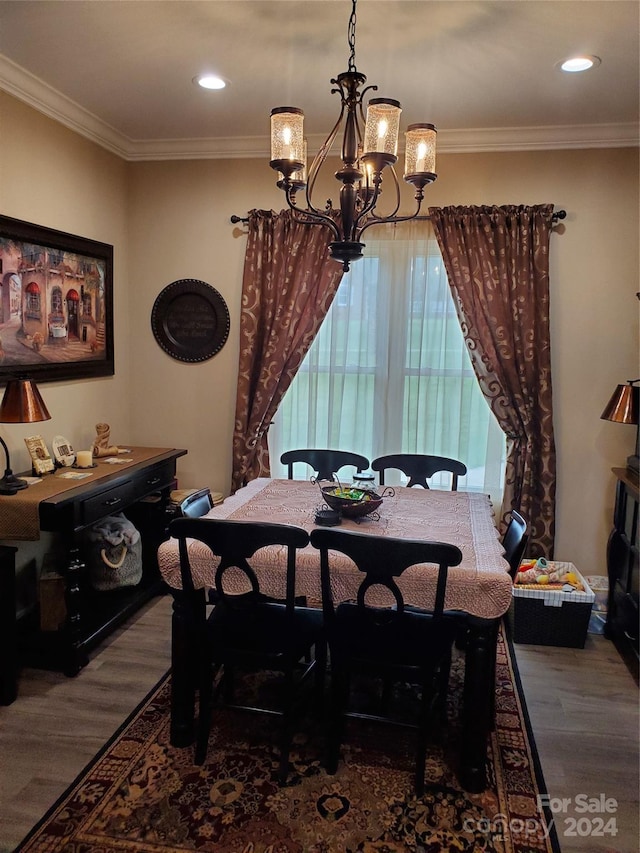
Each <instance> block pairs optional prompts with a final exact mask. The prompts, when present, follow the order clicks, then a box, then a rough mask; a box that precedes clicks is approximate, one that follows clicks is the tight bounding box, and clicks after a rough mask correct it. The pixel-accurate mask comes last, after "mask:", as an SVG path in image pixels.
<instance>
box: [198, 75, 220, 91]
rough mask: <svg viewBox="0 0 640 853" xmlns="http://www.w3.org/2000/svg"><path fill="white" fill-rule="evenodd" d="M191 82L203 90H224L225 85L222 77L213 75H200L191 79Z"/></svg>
mask: <svg viewBox="0 0 640 853" xmlns="http://www.w3.org/2000/svg"><path fill="white" fill-rule="evenodd" d="M193 82H194V83H197V84H198V86H202V88H203V89H224V87H225V86H226V85H227V84H226V82H225V81H224V80H223V79H222V77H216V75H215V74H200V75H199V76H198V77H194V78H193Z"/></svg>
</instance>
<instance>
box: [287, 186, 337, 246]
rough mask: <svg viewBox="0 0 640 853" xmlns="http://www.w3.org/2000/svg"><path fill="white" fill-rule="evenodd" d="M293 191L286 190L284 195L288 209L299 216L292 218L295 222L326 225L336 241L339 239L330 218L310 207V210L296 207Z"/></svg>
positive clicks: (334, 224)
mask: <svg viewBox="0 0 640 853" xmlns="http://www.w3.org/2000/svg"><path fill="white" fill-rule="evenodd" d="M294 195H295V191H293V192H292V191H291V190H288V191H287V193H286V196H287V204H288V205H289V208H290V209H291V210H292V211H293V212H294V214H299V216H294V217H293V219H294V221H295V222H299V223H301V224H302V225H328V226H329V228H330V229H331V231H332V232H333V234H334V236H335V238H336V240H339V239H340V229H339V228H338V226H337V225H336V223H335V222H334V221H333V219H332V218H331V217H330V216H327V214H326V213H322V212H321V211H319V210H316V208H315V207H311V205H310V207H311V209H310V210H305V209H304V208H302V207H298V206H297V204H296V202H295V198H294Z"/></svg>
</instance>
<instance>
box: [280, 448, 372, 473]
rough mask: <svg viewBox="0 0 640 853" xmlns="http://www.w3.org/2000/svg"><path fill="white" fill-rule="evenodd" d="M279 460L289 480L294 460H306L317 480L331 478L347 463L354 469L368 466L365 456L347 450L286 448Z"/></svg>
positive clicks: (357, 469) (362, 469) (359, 469)
mask: <svg viewBox="0 0 640 853" xmlns="http://www.w3.org/2000/svg"><path fill="white" fill-rule="evenodd" d="M280 462H282V464H283V465H286V466H287V477H288V479H289V480H293V465H294V462H306V464H307V465H310V466H311V467H312V468H313V469H314V471H315V476H316V478H317V479H318V480H333V479H334V477H335V475H336V474H337V473H338V471H339V470H340V469H341V468H344V467H345V466H347V465H351V466H353V467H354V468H355V469H356V471H364V470H366V469H367V468H368V467H369V460H368V459H367V457H366V456H361V455H360V454H359V453H351V452H350V451H348V450H322V449H304V450H288V451H287V452H286V453H283V454H282V456H281V457H280Z"/></svg>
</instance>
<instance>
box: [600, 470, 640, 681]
mask: <svg viewBox="0 0 640 853" xmlns="http://www.w3.org/2000/svg"><path fill="white" fill-rule="evenodd" d="M613 473H614V474H615V475H616V478H617V484H616V503H615V508H614V511H613V530H612V531H611V535H610V536H609V543H608V546H607V571H608V575H609V600H608V605H607V622H606V626H605V635H606V636H607V637H609V638H610V639H612V640H613V641H614V642H615V644H616V646H617V648H618V649H619V650H620V652H621V654H622V656H623V658H624V659H625V661H626V662H627V664H628V666H629V668H630V670H631V671H632V673H633V674H634V676H635V678H636V681H637V680H638V659H639V647H638V635H639V633H640V632H639V628H640V625H639V622H638V574H639V572H640V556H639V555H640V549H639V546H638V536H639V535H640V527H639V524H638V474H637V473H636V472H634V471H631V470H630V469H629V468H613Z"/></svg>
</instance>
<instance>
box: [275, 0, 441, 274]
mask: <svg viewBox="0 0 640 853" xmlns="http://www.w3.org/2000/svg"><path fill="white" fill-rule="evenodd" d="M356 4H357V0H352V10H351V16H350V18H349V26H348V43H349V51H350V53H349V65H348V70H347V71H344V72H343V73H342V74H339V75H338V76H337V77H336V78H334V79H332V80H331V83H332V85H333V86H335V87H337V88H333V89H332V90H331V94H334V93H336V94H339V95H340V100H341V108H340V115H339V116H338V120H337V121H336V123H335V125H334V127H333V129H332V130H331V132H330V133H329V135H328V136H327V138H326V139H325V141H324V143H323V144H322V146H321V147H320V150H319V151H318V153H317V154H316V156H315V158H314V160H313V162H312V164H311V167H310V168H309V171H308V174H307V143H306V140H305V138H304V130H303V123H304V113H303V111H302V110H300V109H298V108H297V107H275V108H274V109H273V110H271V161H270V163H269V165H270V166H271V168H272V169H275V170H276V171H277V172H278V175H279V177H278V182H277V186H278V187H280V188H281V189H282V190H283V191H284V194H285V197H286V200H287V204H288V206H289V207H290V208H291V210H293V211H294V213H295V216H294V218H295V219H296V221H297V222H302V223H304V224H306V225H326V226H328V227H329V228H330V229H331V231H332V232H333V236H334V237H335V239H334V240H333V242H331V243H330V244H329V253H330V255H331V257H332V258H335V260H337V261H339V262H340V263H341V264H342V265H343V269H344V271H345V272H347V271H348V269H349V264H350V263H351V261H355V260H357V259H358V258H361V257H362V250H363V249H364V247H365V244H364V243H362V242H361V237H362V233H363V232H364V231H365V230H366V229H367V228H370V227H371V226H372V225H379V224H382V223H388V222H404V221H407V220H410V219H415V218H416V217H417V216H418V215H419V213H420V208H421V205H422V201H423V198H424V188H425V186H426V185H427V184H430V183H432V182H433V181H435V179H436V177H437V176H436V174H435V171H434V170H435V160H436V129H435V127H434V126H433V125H432V124H411V125H409V127H408V129H407V131H406V133H405V167H404V174H403V178H404V180H405V181H407V183H410V184H413V186H414V187H415V190H416V192H415V201H416V209H415V211H414V213H413V214H411V216H398V215H397V213H398V210H399V208H400V184H399V182H398V178H397V175H396V172H395V169H394V168H393V167H394V164H395V163H396V161H397V159H398V128H399V124H400V113H401V112H402V109H401V106H400V103H399V102H398V101H395V100H392V99H391V98H371V99H370V100H369V103H368V105H367V113H366V118H365V113H364V107H363V98H364V96H365V94H366V93H367V92H370V91H377V89H378V87H377V86H366V87H365V83H366V81H367V78H366V77H365V75H364V74H361V73H360V72H359V71H358V70H357V69H356V63H355V58H356ZM363 87H365V88H363ZM343 125H344V130H343V136H342V151H341V160H342V167H341V168H340V169H339V170H338V171H337V172H336V173H335V177H336V178H337V180H338V181H340V182H341V183H342V187H341V188H340V214H341V215H340V217H339V220H337V221H336V218H334V217H333V216H331V215H330V211H331V207H332V205H331V202H330V201H329V202H327V204H326V206H325V208H324V212H323V211H322V210H320V209H319V208H317V207H316V206H314V204H313V203H312V195H313V189H314V186H315V182H316V178H317V177H318V173H319V171H320V169H321V167H322V165H323V163H324V162H325V160H326V158H327V155H328V154H329V152H330V150H331V146H332V145H333V142H334V140H335V138H336V136H337V135H338V132H339V130H340V128H341V127H343ZM387 167H388V172H387V174H390V175H391V178H392V181H393V185H394V192H395V198H394V201H393V203H392V205H391V206H392V207H393V209H392V210H391V212H390V213H389V214H387V215H382V214H381V213H379V212H378V210H377V205H378V200H379V198H380V195H381V192H382V175H383V172H384V170H385V169H387ZM302 190H304V191H305V197H306V204H307V206H306V208H303V207H299V206H298V204H297V202H296V196H297V193H299V192H301V191H302Z"/></svg>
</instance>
